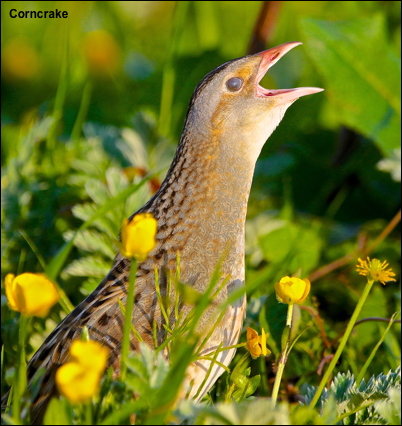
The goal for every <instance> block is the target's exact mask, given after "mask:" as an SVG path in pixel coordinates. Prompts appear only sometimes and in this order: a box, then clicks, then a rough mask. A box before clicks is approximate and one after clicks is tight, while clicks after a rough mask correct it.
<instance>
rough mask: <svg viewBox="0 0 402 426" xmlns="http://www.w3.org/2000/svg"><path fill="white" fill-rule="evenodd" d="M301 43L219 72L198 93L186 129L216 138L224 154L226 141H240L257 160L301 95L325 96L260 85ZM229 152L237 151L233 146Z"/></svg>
mask: <svg viewBox="0 0 402 426" xmlns="http://www.w3.org/2000/svg"><path fill="white" fill-rule="evenodd" d="M299 44H301V43H300V42H290V43H285V44H281V45H280V46H277V47H274V48H272V49H269V50H265V51H264V52H260V53H257V54H255V55H249V56H244V57H242V58H239V59H234V60H232V61H229V62H226V63H225V64H223V65H221V66H219V67H217V68H215V69H214V70H213V71H211V72H210V73H209V74H207V75H206V76H205V77H204V79H203V80H202V81H201V82H200V84H199V85H198V86H197V88H196V89H195V91H194V94H193V97H192V99H191V103H190V108H189V111H188V114H187V119H186V126H185V127H191V126H192V124H194V126H195V129H197V131H198V132H201V133H204V132H205V135H204V136H205V137H209V138H212V139H214V140H216V141H217V142H218V143H219V146H220V147H221V148H223V149H225V141H231V142H232V143H233V141H236V140H237V141H238V145H239V144H240V146H238V147H239V148H240V149H241V152H242V154H243V153H244V155H247V156H248V157H250V159H251V160H252V161H254V162H255V161H256V159H257V157H258V155H259V153H260V151H261V148H262V146H263V145H264V143H265V141H266V140H267V139H268V137H269V136H270V135H271V133H272V132H273V131H274V129H275V128H276V126H277V125H278V124H279V122H280V121H281V119H282V117H283V115H284V113H285V111H286V109H287V108H288V107H289V106H290V105H291V104H292V103H293V102H294V101H295V100H296V99H298V98H300V97H301V96H305V95H309V94H312V93H317V92H321V91H322V90H323V89H320V88H317V87H299V88H296V89H279V90H272V89H265V88H263V87H261V86H260V84H259V83H260V81H261V79H262V78H263V77H264V75H265V74H266V72H267V71H268V70H269V69H270V68H271V67H272V66H273V65H274V64H275V63H276V62H278V61H279V59H280V58H281V57H282V56H284V55H285V53H287V52H288V51H289V50H291V49H293V48H294V47H296V46H298V45H299ZM228 148H230V149H233V145H232V146H231V147H229V146H228Z"/></svg>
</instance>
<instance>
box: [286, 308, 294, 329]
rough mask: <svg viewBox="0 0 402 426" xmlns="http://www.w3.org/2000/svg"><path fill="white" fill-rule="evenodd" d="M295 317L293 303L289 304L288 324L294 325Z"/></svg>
mask: <svg viewBox="0 0 402 426" xmlns="http://www.w3.org/2000/svg"><path fill="white" fill-rule="evenodd" d="M292 318H293V303H291V304H289V305H288V315H287V317H286V325H287V326H288V327H290V326H291V325H292Z"/></svg>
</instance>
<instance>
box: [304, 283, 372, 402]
mask: <svg viewBox="0 0 402 426" xmlns="http://www.w3.org/2000/svg"><path fill="white" fill-rule="evenodd" d="M373 283H374V281H372V280H368V281H367V284H366V287H364V290H363V293H362V295H361V296H360V299H359V301H358V302H357V305H356V308H355V310H354V312H353V315H352V318H351V319H350V321H349V323H348V326H347V327H346V331H345V334H344V335H343V337H342V340H341V342H340V344H339V347H338V349H337V351H336V352H335V355H334V357H333V358H332V361H331V363H330V364H329V367H328V369H327V371H326V372H325V374H324V376H323V378H322V379H321V382H320V384H319V386H318V388H317V391H316V393H315V395H314V398H313V399H312V401H311V403H310V407H311V408H313V407H315V405H316V404H317V402H318V400H319V399H320V396H321V393H322V391H323V390H324V387H325V385H326V383H327V381H328V378H329V376H330V375H331V373H332V371H333V370H334V368H335V365H336V363H337V362H338V359H339V357H340V356H341V353H342V351H343V349H344V347H345V345H346V342H347V341H348V338H349V336H350V333H351V332H352V330H353V327H354V325H355V323H356V320H357V317H358V316H359V314H360V311H361V309H362V307H363V305H364V302H365V301H366V299H367V296H368V294H369V293H370V290H371V287H372V286H373Z"/></svg>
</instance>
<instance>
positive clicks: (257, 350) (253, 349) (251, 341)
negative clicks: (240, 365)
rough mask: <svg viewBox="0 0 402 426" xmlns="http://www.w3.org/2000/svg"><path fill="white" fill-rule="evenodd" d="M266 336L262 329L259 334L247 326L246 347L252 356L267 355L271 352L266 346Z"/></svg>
mask: <svg viewBox="0 0 402 426" xmlns="http://www.w3.org/2000/svg"><path fill="white" fill-rule="evenodd" d="M267 336H268V333H265V332H264V329H262V334H261V336H259V335H258V333H257V332H256V331H255V330H254V329H253V328H250V327H247V345H246V348H247V350H248V351H249V352H250V354H251V356H252V357H253V358H258V357H259V356H261V355H263V356H267V355H269V354H270V353H271V351H270V350H269V349H268V348H267Z"/></svg>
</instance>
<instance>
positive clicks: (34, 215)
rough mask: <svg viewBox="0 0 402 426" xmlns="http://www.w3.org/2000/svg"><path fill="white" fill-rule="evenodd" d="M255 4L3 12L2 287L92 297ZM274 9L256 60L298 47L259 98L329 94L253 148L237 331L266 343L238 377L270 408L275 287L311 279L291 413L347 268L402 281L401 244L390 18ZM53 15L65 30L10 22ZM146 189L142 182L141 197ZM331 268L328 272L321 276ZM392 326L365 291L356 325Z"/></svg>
mask: <svg viewBox="0 0 402 426" xmlns="http://www.w3.org/2000/svg"><path fill="white" fill-rule="evenodd" d="M262 3H263V2H258V1H248V2H231V1H219V2H212V1H203V2H191V1H190V2H186V1H182V2H170V1H168V2H107V1H106V2H97V1H88V2H63V1H61V2H37V1H34V2H9V1H5V2H2V4H1V8H2V17H1V20H2V21H1V24H2V35H3V37H2V86H1V89H2V90H1V98H2V105H3V108H2V156H1V162H2V277H4V276H5V274H7V273H9V272H12V273H15V274H17V273H22V272H28V271H30V272H35V271H38V272H41V271H43V270H47V271H48V272H49V271H51V272H52V273H53V274H54V278H55V279H57V281H58V283H59V285H60V286H61V287H62V288H63V289H64V290H65V291H66V293H67V295H68V297H69V298H70V299H71V301H72V303H73V305H76V304H77V303H79V302H80V301H81V300H82V299H83V297H84V296H85V295H87V294H88V293H89V292H91V291H92V290H93V289H94V288H95V286H96V285H97V284H98V283H99V282H100V280H101V279H102V278H103V276H104V275H105V273H107V272H108V270H109V268H110V266H111V264H112V259H113V257H114V254H115V251H116V246H115V240H116V238H117V236H118V234H119V229H120V225H121V223H122V220H123V218H124V217H127V216H129V215H130V214H132V213H133V212H134V211H135V210H136V209H138V208H139V207H141V206H142V204H143V203H144V202H145V201H146V200H147V199H148V198H149V197H150V196H151V195H152V194H153V191H154V189H155V187H156V186H157V185H158V183H159V182H160V181H161V180H162V179H163V176H164V174H165V173H166V171H167V167H168V166H169V164H170V161H171V159H172V157H173V154H174V150H175V147H176V144H177V141H178V139H179V136H180V132H181V129H182V125H183V121H184V116H185V113H186V109H187V106H188V102H189V99H190V96H191V94H192V91H193V90H194V88H195V86H196V85H197V83H198V82H199V81H200V80H201V78H202V77H203V76H204V75H205V74H206V73H207V72H209V71H210V70H212V69H213V68H215V67H216V66H218V65H220V64H221V63H223V62H225V61H227V60H230V59H233V58H236V57H240V56H243V55H245V54H246V53H247V49H248V46H249V45H250V42H251V38H252V33H253V28H254V26H255V24H256V21H257V17H258V15H259V13H260V10H261V7H262ZM273 3H276V4H277V6H278V9H277V10H276V12H275V19H273V20H272V23H271V24H270V26H269V32H268V40H267V44H266V47H267V48H269V47H272V46H276V45H278V44H281V43H284V42H287V41H296V40H298V41H302V42H303V46H301V47H298V48H297V49H295V50H292V52H290V53H289V54H288V55H286V57H284V58H283V59H281V61H280V62H279V63H278V64H276V65H275V67H273V68H272V70H270V72H269V73H268V75H267V76H266V77H265V78H264V80H263V81H262V85H263V86H264V87H269V88H287V87H297V86H317V87H323V88H324V89H325V91H324V92H322V93H320V94H317V95H314V96H308V97H306V98H302V99H300V100H299V101H297V102H296V103H295V104H294V105H292V107H291V108H290V109H289V110H288V112H287V113H286V116H285V118H284V119H283V121H282V123H281V124H280V126H279V127H278V129H277V130H276V131H275V132H274V134H273V135H272V136H271V137H270V139H269V141H268V142H267V144H266V145H265V147H264V148H263V151H262V153H261V156H260V159H259V160H258V163H257V166H256V172H255V178H254V182H253V187H252V192H251V196H250V202H249V212H248V221H247V233H246V240H247V255H246V266H247V270H246V274H247V286H248V300H249V305H248V313H247V319H246V324H245V325H250V326H252V327H254V328H256V329H260V327H261V326H263V327H265V329H268V330H269V331H270V333H271V334H270V337H269V345H270V347H271V349H272V351H273V353H274V355H272V356H271V358H268V359H267V360H266V361H263V360H262V359H259V360H256V361H252V362H251V364H250V366H251V376H255V375H257V374H261V378H262V379H261V383H260V385H259V386H258V388H257V389H256V392H255V395H257V396H260V397H264V396H267V395H270V392H271V388H272V380H273V376H274V373H273V372H272V361H273V360H274V356H278V355H279V350H280V349H279V348H280V334H281V330H282V328H281V327H283V325H282V326H281V321H282V319H281V315H282V316H283V315H284V313H283V312H281V310H282V311H283V309H282V308H283V306H281V305H278V304H277V303H276V300H275V298H274V296H273V295H272V293H273V286H274V283H275V282H276V281H278V280H279V279H280V278H281V277H282V276H285V275H293V274H299V275H300V276H301V277H308V276H310V278H311V279H312V291H311V294H310V297H309V299H308V303H307V304H308V305H309V308H310V311H306V310H304V309H303V310H302V309H300V310H297V311H296V317H297V320H298V321H297V326H296V327H295V329H294V332H295V333H296V332H297V330H299V331H300V330H301V329H303V328H305V327H306V325H311V327H310V328H309V329H308V330H307V331H306V332H305V333H304V334H303V335H302V337H301V338H300V339H299V340H298V342H297V344H296V345H295V347H294V349H293V351H292V353H291V355H290V358H289V362H288V364H287V366H286V369H285V378H284V392H285V393H284V396H286V397H287V398H288V399H289V400H290V401H293V400H292V398H293V397H294V394H293V393H292V389H295V388H294V387H296V388H297V389H301V388H303V386H307V385H316V384H317V383H318V382H319V379H320V376H319V375H318V374H317V369H318V368H319V366H320V363H321V361H322V360H323V359H324V357H325V356H326V355H328V354H331V353H333V352H334V350H335V349H336V346H337V344H338V341H339V337H340V335H341V334H342V333H343V330H344V329H345V324H346V323H347V321H348V319H349V318H350V315H351V313H352V311H353V309H354V306H355V305H356V301H357V300H358V298H359V295H360V292H361V289H362V286H363V285H364V279H363V277H359V276H358V275H357V273H356V272H355V270H354V264H355V263H356V260H357V258H358V257H363V256H365V255H367V254H369V255H370V256H371V257H376V258H379V259H382V260H385V259H386V260H387V261H388V262H389V263H390V266H391V267H392V268H393V270H394V272H396V274H397V277H399V275H400V269H399V268H400V266H399V263H400V247H399V243H400V228H399V224H397V226H394V225H393V224H392V222H391V221H392V219H393V218H394V217H395V215H396V214H397V213H398V210H399V208H400V2H396V1H389V2H377V1H367V2H365V1H359V2H355V1H350V2H338V1H331V2H329V1H328V2H327V1H315V2H293V1H288V2H273ZM55 8H58V9H61V10H67V11H68V12H69V18H68V19H65V20H60V19H19V18H14V19H13V18H11V17H10V15H9V11H10V10H11V9H17V10H18V11H19V10H53V9H55ZM100 31H101V32H100ZM398 171H399V177H398ZM146 173H148V174H155V175H154V176H153V178H152V179H151V180H150V181H147V182H145V183H144V184H143V185H142V186H140V187H139V189H138V190H137V188H135V187H134V186H133V184H137V183H140V182H141V181H142V178H143V176H144V174H146ZM130 188H131V189H130ZM122 191H124V192H123V194H122ZM113 197H115V198H113ZM111 199H112V201H110V200H111ZM107 203H109V204H107ZM111 207H112V208H111ZM102 208H103V209H104V210H101V211H102V212H103V213H102V214H98V216H97V217H96V218H95V219H93V218H92V216H93V215H94V214H96V213H97V212H99V211H100V209H102ZM91 218H92V219H91ZM396 223H398V220H397V219H396ZM83 224H84V225H83ZM83 226H84V228H85V229H81V231H80V233H79V234H77V235H76V236H75V239H74V240H71V238H72V237H73V236H74V235H75V231H76V230H78V229H79V228H80V227H81V228H82V227H83ZM388 231H389V232H388ZM384 232H385V233H384ZM66 241H72V242H71V244H70V245H69V246H68V249H65V250H64V252H63V255H60V250H61V248H62V247H63V244H65V242H66ZM70 249H71V250H70ZM345 258H346V261H343V260H342V259H345ZM55 259H56V260H55ZM339 260H342V261H341V262H340V265H341V267H339V268H335V269H330V268H327V269H325V272H324V273H319V272H320V271H322V269H321V268H323V267H326V266H328V265H331V264H332V262H335V261H339ZM2 306H3V307H4V309H3V310H2V340H3V343H4V367H5V368H4V369H3V371H4V372H7V371H11V370H10V368H11V367H12V366H13V364H14V362H15V356H16V355H15V345H16V341H15V336H16V329H17V324H18V322H17V315H16V314H15V313H12V312H10V311H9V309H8V308H6V300H5V297H4V296H2ZM398 309H400V294H399V291H398V285H397V284H395V283H390V284H388V285H387V286H385V287H383V286H380V285H378V286H375V287H374V289H373V292H372V293H371V294H370V296H369V300H368V302H367V304H366V305H365V307H364V308H363V313H362V314H361V318H367V317H383V318H389V317H390V316H391V315H392V314H393V313H394V312H396V311H397V310H398ZM312 310H313V311H312ZM285 311H286V310H285ZM311 312H314V316H312V315H311ZM64 315H65V312H63V310H62V309H61V308H60V307H55V308H54V309H53V310H52V313H51V315H50V317H49V318H48V319H46V320H41V319H35V320H34V321H33V323H32V330H31V334H30V336H31V337H30V339H29V342H28V353H29V354H31V353H33V351H34V350H36V349H37V348H38V347H39V345H40V344H41V342H42V341H43V338H44V336H45V335H46V334H47V333H48V332H49V331H50V330H52V329H53V328H54V326H55V324H56V323H57V322H58V321H59V320H60V319H61V318H62V317H63V316H64ZM282 318H283V317H282ZM321 323H322V326H319V324H321ZM320 327H321V328H320ZM385 328H386V324H384V323H382V322H378V321H367V322H364V323H362V324H360V325H358V326H357V327H356V328H355V331H354V334H353V335H352V337H351V340H350V342H349V343H348V345H347V349H346V352H345V353H344V355H343V357H342V358H341V361H340V365H339V366H338V371H340V372H345V373H346V372H347V371H348V370H349V371H351V372H352V373H354V374H355V376H357V374H358V372H359V371H360V369H361V367H362V365H363V364H364V361H365V359H366V358H367V356H368V355H369V354H370V352H371V350H372V349H373V347H374V346H375V344H376V343H377V341H378V340H379V338H380V336H381V335H382V334H383V332H384V330H385ZM399 332H400V325H399V324H396V323H395V324H394V325H393V326H392V328H391V330H390V332H389V333H388V334H387V336H386V338H385V341H384V343H383V344H382V345H381V347H380V349H379V350H378V352H377V354H376V357H375V359H374V361H373V362H372V363H371V365H370V367H369V371H368V373H367V374H366V376H365V377H366V379H369V377H370V376H371V375H372V374H375V375H379V374H381V373H384V374H385V373H387V372H388V370H389V369H394V370H395V369H396V368H397V366H398V365H400V335H399ZM243 340H244V337H243ZM238 353H239V355H238V357H237V358H236V359H235V361H234V363H233V365H236V362H237V361H238V359H239V357H240V356H241V355H242V353H243V352H242V350H239V351H238ZM149 356H151V355H149ZM8 374H9V375H10V374H11V373H8ZM227 383H231V382H230V379H229V378H228V377H227V375H226V376H223V377H222V379H221V380H220V381H219V382H218V384H217V385H216V387H215V388H214V390H213V392H212V394H211V397H210V398H211V400H213V401H222V395H224V394H225V391H224V389H225V386H226V385H227ZM298 392H299V390H297V391H296V393H298ZM217 407H218V406H217ZM219 407H220V406H219ZM219 407H218V408H216V410H217V412H219V410H220V409H221V408H219ZM217 412H214V413H212V412H211V413H210V414H208V415H207V414H205V413H204V414H200V418H202V419H203V420H202V421H204V422H206V423H207V424H215V423H208V421H212V420H208V419H210V418H216V413H217ZM208 416H212V417H208ZM214 416H215V417H214ZM200 421H201V420H200ZM238 424H240V423H238Z"/></svg>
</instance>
